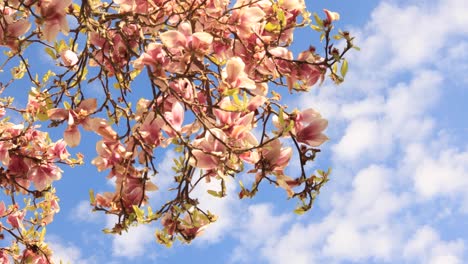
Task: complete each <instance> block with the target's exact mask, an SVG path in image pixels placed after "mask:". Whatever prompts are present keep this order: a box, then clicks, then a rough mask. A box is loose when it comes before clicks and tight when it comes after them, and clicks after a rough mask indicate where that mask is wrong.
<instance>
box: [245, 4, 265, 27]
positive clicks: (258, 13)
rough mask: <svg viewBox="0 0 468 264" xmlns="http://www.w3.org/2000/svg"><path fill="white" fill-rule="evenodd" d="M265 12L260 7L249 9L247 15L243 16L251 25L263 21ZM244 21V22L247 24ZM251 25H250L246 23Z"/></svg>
mask: <svg viewBox="0 0 468 264" xmlns="http://www.w3.org/2000/svg"><path fill="white" fill-rule="evenodd" d="M265 15H266V14H265V12H263V10H262V9H261V8H260V7H257V6H255V7H249V8H246V9H245V13H244V14H243V17H244V18H246V20H247V21H248V22H250V23H252V24H253V23H255V22H259V21H261V20H262V19H263V18H264V17H265ZM247 21H244V22H247ZM246 24H249V23H246Z"/></svg>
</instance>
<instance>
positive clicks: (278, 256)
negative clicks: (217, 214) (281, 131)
mask: <svg viewBox="0 0 468 264" xmlns="http://www.w3.org/2000/svg"><path fill="white" fill-rule="evenodd" d="M467 13H468V6H467V5H466V1H464V0H448V1H442V0H439V1H417V0H415V1H381V3H380V4H379V5H378V6H377V7H376V9H375V10H374V11H373V12H372V15H371V18H370V20H369V21H368V23H367V24H366V25H365V26H364V27H362V29H361V30H358V31H357V35H358V43H359V46H360V47H361V48H362V52H360V53H354V54H353V55H352V57H351V58H350V61H351V64H350V65H352V66H351V70H350V72H349V74H348V80H347V82H345V84H344V85H343V86H341V87H339V88H336V87H333V86H327V85H325V86H324V87H322V88H320V89H319V90H315V91H312V92H311V94H310V96H308V97H303V98H302V101H301V103H300V105H299V107H301V108H309V107H311V106H312V107H315V108H317V109H318V110H319V111H320V112H322V113H323V115H324V116H326V117H329V118H330V119H331V123H330V128H329V135H330V137H331V138H332V141H331V143H328V149H327V150H328V151H331V153H332V155H331V156H332V163H333V167H335V168H337V170H335V173H333V179H332V181H331V182H330V183H329V184H328V186H327V188H326V190H325V191H324V193H323V194H322V196H321V197H320V199H319V201H318V204H317V207H318V208H319V209H320V211H321V212H324V213H321V214H320V215H319V216H317V215H309V216H305V217H303V218H295V217H287V216H286V215H287V214H285V215H282V214H281V213H278V214H274V213H273V212H275V211H276V210H278V208H277V207H274V206H271V205H265V204H260V205H256V207H254V206H251V207H249V209H248V210H249V213H248V214H247V217H248V219H247V220H245V221H244V222H245V223H248V224H245V225H244V226H243V227H242V228H241V231H239V232H238V234H240V235H237V237H238V240H239V245H238V246H237V248H236V250H235V251H234V254H233V261H234V262H246V261H245V258H246V257H251V256H252V255H253V254H251V253H252V252H256V254H255V255H257V256H258V258H259V259H262V260H265V261H267V262H268V263H341V262H349V261H353V262H359V263H368V262H371V263H374V262H376V263H466V262H468V256H467V255H466V254H465V253H464V252H465V251H466V248H467V243H468V237H466V232H463V233H456V232H454V231H453V230H454V229H458V230H461V229H463V228H464V226H463V223H459V222H458V221H455V222H453V221H451V218H456V217H466V214H467V213H468V194H467V192H466V190H467V189H468V178H467V175H468V138H466V137H464V138H463V137H461V138H460V137H454V136H453V135H451V134H450V131H453V129H449V126H451V124H453V125H455V126H456V127H461V128H463V127H465V129H466V127H467V126H468V121H467V120H466V119H465V120H451V121H450V120H449V121H447V120H448V119H447V118H446V117H447V116H450V115H453V114H456V113H453V112H451V111H452V110H451V109H450V108H447V107H446V106H447V102H446V100H449V98H451V97H453V95H454V94H457V93H458V94H460V93H459V91H457V89H465V88H463V85H465V84H466V83H467V80H466V69H468V60H466V58H467V54H468V53H467V52H466V50H467V49H466V47H468V16H466V14H467ZM462 58H465V59H462ZM455 65H456V67H454V66H455ZM463 69H464V70H463ZM457 73H458V74H457ZM456 76H458V77H456ZM460 87H461V88H460ZM465 94H466V93H465ZM451 122H452V123H451ZM460 122H461V124H460ZM463 132H464V133H466V130H464V131H463ZM454 138H456V140H454ZM347 175H351V176H347ZM265 209H268V210H266V211H265ZM250 210H252V211H250ZM312 214H314V212H312ZM265 223H269V224H268V226H265ZM448 223H450V225H451V227H450V228H449V227H448ZM272 226H275V227H272ZM266 229H268V230H266ZM242 231H244V232H242ZM246 233H247V234H248V235H247V234H246ZM265 233H267V234H268V235H265ZM242 234H244V235H242ZM258 237H263V238H264V239H263V240H261V241H260V242H259V241H258V240H257V239H256V238H258ZM249 238H250V240H249ZM266 238H268V239H266ZM250 260H251V259H250Z"/></svg>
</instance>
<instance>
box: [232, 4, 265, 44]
mask: <svg viewBox="0 0 468 264" xmlns="http://www.w3.org/2000/svg"><path fill="white" fill-rule="evenodd" d="M265 16H266V14H265V12H263V10H262V9H261V8H260V7H258V6H254V7H249V6H246V7H242V8H238V9H235V10H234V11H233V12H232V16H231V18H230V22H231V23H232V29H233V30H235V31H237V34H238V35H239V37H240V38H242V39H247V38H249V37H250V35H251V34H252V33H253V30H258V29H259V27H260V22H261V21H263V20H265Z"/></svg>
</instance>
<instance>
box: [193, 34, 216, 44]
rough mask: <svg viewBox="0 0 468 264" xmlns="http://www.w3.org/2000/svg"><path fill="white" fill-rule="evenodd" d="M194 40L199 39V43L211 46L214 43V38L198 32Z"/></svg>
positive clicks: (194, 35)
mask: <svg viewBox="0 0 468 264" xmlns="http://www.w3.org/2000/svg"><path fill="white" fill-rule="evenodd" d="M192 36H193V38H196V39H198V41H199V42H202V43H205V44H207V45H210V44H211V43H212V42H213V36H211V34H209V33H206V32H196V33H194V34H193V35H192Z"/></svg>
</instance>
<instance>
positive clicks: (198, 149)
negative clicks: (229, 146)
mask: <svg viewBox="0 0 468 264" xmlns="http://www.w3.org/2000/svg"><path fill="white" fill-rule="evenodd" d="M221 142H227V136H226V134H224V132H223V131H222V130H220V129H218V128H212V129H210V131H206V132H205V137H203V138H200V139H196V140H194V142H193V146H194V147H195V149H194V150H192V154H193V157H192V158H191V159H190V161H189V162H190V165H192V166H194V167H197V168H200V169H207V170H209V169H214V168H216V167H218V166H219V165H220V163H221V159H222V158H223V155H224V153H225V151H226V146H224V145H223V143H221Z"/></svg>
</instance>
